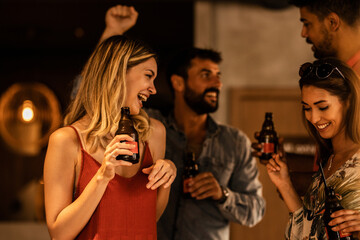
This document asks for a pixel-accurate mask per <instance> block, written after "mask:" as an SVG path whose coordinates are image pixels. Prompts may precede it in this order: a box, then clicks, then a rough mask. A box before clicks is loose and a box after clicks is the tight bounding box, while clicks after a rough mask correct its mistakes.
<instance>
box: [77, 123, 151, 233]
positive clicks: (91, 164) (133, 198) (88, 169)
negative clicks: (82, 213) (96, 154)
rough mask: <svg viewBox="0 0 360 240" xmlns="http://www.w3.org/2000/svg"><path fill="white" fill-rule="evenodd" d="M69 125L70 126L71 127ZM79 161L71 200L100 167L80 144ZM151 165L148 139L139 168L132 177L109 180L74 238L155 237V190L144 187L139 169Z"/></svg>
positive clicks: (143, 178) (142, 175)
mask: <svg viewBox="0 0 360 240" xmlns="http://www.w3.org/2000/svg"><path fill="white" fill-rule="evenodd" d="M71 127H72V126H71ZM72 128H73V129H74V130H75V132H76V134H77V137H78V140H79V143H80V146H81V155H82V164H81V170H80V174H79V180H78V182H77V186H76V191H75V195H74V199H76V198H78V197H79V195H80V194H81V193H82V191H83V190H84V188H85V187H86V185H87V184H88V183H89V181H90V180H91V178H92V177H93V176H94V175H95V173H96V172H97V170H98V169H99V167H100V166H101V165H100V163H99V162H97V161H96V160H95V159H94V158H93V157H92V156H91V155H90V154H89V153H87V152H86V151H85V150H84V148H83V146H82V143H81V140H80V136H79V134H78V132H77V130H76V129H75V128H74V127H72ZM152 164H153V160H152V156H151V153H150V149H149V147H148V144H147V142H146V143H145V150H144V156H143V161H142V163H141V166H140V169H139V171H138V172H137V173H136V174H135V175H134V176H133V177H131V178H124V177H121V176H119V175H117V174H116V175H115V177H114V178H113V179H112V180H111V181H110V182H109V184H108V186H107V188H106V190H105V193H104V195H103V197H102V198H101V200H100V203H99V205H98V206H97V208H96V209H95V211H94V213H93V215H92V216H91V218H90V220H89V222H88V223H87V224H86V226H85V227H84V228H83V230H82V231H81V232H80V233H79V235H78V236H77V238H76V239H86V240H89V239H96V240H100V239H101V240H112V239H114V240H115V239H116V240H156V238H157V237H156V195H157V191H156V190H149V189H147V188H146V187H145V185H146V184H147V183H148V178H147V177H148V175H146V174H144V173H142V171H141V169H143V168H146V167H149V166H151V165H152Z"/></svg>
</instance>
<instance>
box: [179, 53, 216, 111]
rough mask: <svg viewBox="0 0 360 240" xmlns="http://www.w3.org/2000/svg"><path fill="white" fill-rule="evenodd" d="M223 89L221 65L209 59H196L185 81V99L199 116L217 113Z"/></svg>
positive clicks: (192, 62) (192, 61)
mask: <svg viewBox="0 0 360 240" xmlns="http://www.w3.org/2000/svg"><path fill="white" fill-rule="evenodd" d="M221 87H222V83H221V81H220V70H219V65H218V64H217V63H214V62H213V61H211V60H209V59H199V58H194V59H193V60H191V66H190V68H189V69H188V78H187V80H185V91H184V99H185V101H186V103H187V105H188V106H189V107H190V108H191V109H192V110H193V111H195V112H196V113H197V114H204V113H211V112H215V111H216V110H217V108H218V102H219V92H220V89H221Z"/></svg>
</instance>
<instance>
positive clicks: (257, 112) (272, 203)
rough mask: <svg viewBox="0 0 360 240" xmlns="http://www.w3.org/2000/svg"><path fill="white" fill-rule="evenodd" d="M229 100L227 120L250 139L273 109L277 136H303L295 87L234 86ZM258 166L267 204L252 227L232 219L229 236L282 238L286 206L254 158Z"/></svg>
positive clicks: (267, 239)
mask: <svg viewBox="0 0 360 240" xmlns="http://www.w3.org/2000/svg"><path fill="white" fill-rule="evenodd" d="M229 102H230V103H231V104H230V105H229V116H228V118H229V122H230V124H231V125H232V126H235V127H237V128H239V129H241V130H243V131H244V132H245V133H246V134H247V135H248V136H249V138H250V139H251V141H254V132H255V131H260V130H261V126H262V123H263V121H264V117H265V112H273V120H274V125H275V130H276V131H277V132H278V134H279V135H280V136H283V137H284V136H292V137H306V136H307V132H306V130H305V128H304V126H303V123H302V118H301V111H300V110H301V105H300V91H299V90H298V89H297V88H292V89H243V88H234V89H231V90H230V94H229ZM258 167H259V171H260V181H261V182H262V184H263V195H264V197H265V199H266V205H267V206H266V212H265V217H264V219H263V220H262V221H261V222H260V223H259V224H258V225H256V226H255V227H253V228H247V227H243V226H240V225H239V224H236V223H232V224H231V234H230V237H231V239H232V240H235V239H247V240H259V239H266V240H279V239H284V232H285V227H286V223H287V221H288V210H287V208H286V206H285V204H284V203H283V201H282V200H281V199H280V198H279V194H278V193H277V191H276V188H275V187H274V185H273V184H272V182H271V181H270V179H269V177H268V174H267V172H266V168H265V166H264V165H261V164H260V163H259V162H258Z"/></svg>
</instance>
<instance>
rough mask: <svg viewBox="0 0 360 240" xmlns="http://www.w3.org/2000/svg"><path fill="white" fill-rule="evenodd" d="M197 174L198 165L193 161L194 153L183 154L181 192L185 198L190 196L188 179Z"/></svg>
mask: <svg viewBox="0 0 360 240" xmlns="http://www.w3.org/2000/svg"><path fill="white" fill-rule="evenodd" d="M198 174H199V167H198V165H197V163H196V162H195V153H193V152H188V153H187V154H186V156H185V165H184V173H183V193H184V197H185V198H191V194H190V191H189V186H188V184H189V181H190V180H191V179H192V178H193V177H195V176H196V175H198Z"/></svg>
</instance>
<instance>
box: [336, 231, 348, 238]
mask: <svg viewBox="0 0 360 240" xmlns="http://www.w3.org/2000/svg"><path fill="white" fill-rule="evenodd" d="M339 234H340V237H341V238H343V237H350V236H351V233H341V232H339Z"/></svg>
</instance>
